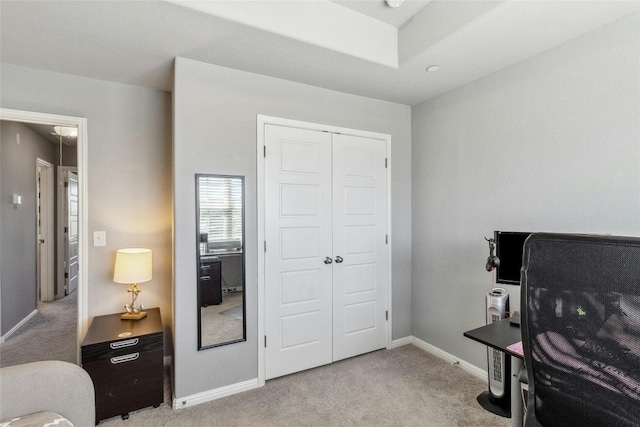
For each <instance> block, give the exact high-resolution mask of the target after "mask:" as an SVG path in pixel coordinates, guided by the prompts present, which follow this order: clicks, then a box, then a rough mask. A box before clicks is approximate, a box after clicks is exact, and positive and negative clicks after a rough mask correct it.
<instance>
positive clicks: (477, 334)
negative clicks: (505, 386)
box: [464, 319, 524, 427]
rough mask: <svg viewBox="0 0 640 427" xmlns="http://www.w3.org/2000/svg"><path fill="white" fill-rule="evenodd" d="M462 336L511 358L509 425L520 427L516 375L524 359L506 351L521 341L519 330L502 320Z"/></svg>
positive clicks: (520, 417) (520, 413)
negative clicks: (508, 347)
mask: <svg viewBox="0 0 640 427" xmlns="http://www.w3.org/2000/svg"><path fill="white" fill-rule="evenodd" d="M464 336H465V337H467V338H471V339H472V340H474V341H478V342H479V343H482V344H484V345H487V346H489V347H492V348H495V349H498V350H500V351H504V352H505V353H507V354H508V355H509V356H511V425H512V427H522V425H523V413H522V410H523V405H522V400H521V398H520V382H519V381H518V374H519V373H520V369H521V368H522V360H523V359H524V357H523V356H522V355H521V354H518V353H515V352H513V351H511V350H509V349H507V346H510V345H511V344H515V343H517V342H518V341H522V334H521V333H520V328H519V327H517V326H512V325H511V322H510V321H509V319H504V320H501V321H499V322H495V323H492V324H490V325H485V326H481V327H479V328H476V329H472V330H470V331H467V332H465V333H464Z"/></svg>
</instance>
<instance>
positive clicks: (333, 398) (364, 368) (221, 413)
mask: <svg viewBox="0 0 640 427" xmlns="http://www.w3.org/2000/svg"><path fill="white" fill-rule="evenodd" d="M74 294H75V293H74ZM74 294H72V295H71V296H69V297H66V298H63V299H62V300H58V301H55V302H53V303H44V304H42V305H41V306H40V307H39V312H38V314H37V315H36V316H34V317H33V318H32V319H31V320H30V321H29V322H28V324H27V325H25V327H23V328H21V329H20V330H19V331H18V332H16V333H15V334H14V335H13V336H12V337H10V338H9V340H7V342H6V343H3V344H1V345H0V364H1V366H10V365H15V364H19V363H25V362H32V361H36V360H47V359H58V360H67V361H70V362H73V363H75V362H76V347H75V346H76V341H75V339H76V338H75V337H76V312H77V306H76V296H75V295H74ZM229 368H230V369H233V367H232V366H230V367H229ZM486 387H487V386H486V381H482V380H480V379H478V378H476V377H474V376H472V375H470V374H468V373H466V372H465V371H463V370H462V369H460V368H459V367H458V366H455V365H451V364H449V363H447V362H445V361H443V360H442V359H439V358H437V357H436V356H433V355H431V354H429V353H426V352H425V351H423V350H421V349H419V348H417V347H414V346H412V345H407V346H404V347H400V348H397V349H393V350H380V351H376V352H373V353H369V354H365V355H362V356H358V357H354V358H351V359H347V360H343V361H340V362H336V363H333V364H331V365H327V366H322V367H319V368H316V369H311V370H308V371H304V372H299V373H297V374H293V375H288V376H285V377H281V378H276V379H273V380H270V381H267V383H266V385H265V387H262V388H259V389H255V390H251V391H247V392H244V393H240V394H237V395H234V396H229V397H225V398H222V399H218V400H215V401H212V402H207V403H203V404H200V405H196V406H193V407H190V408H186V409H179V410H175V411H174V410H172V409H171V403H172V397H171V391H170V390H171V386H170V372H169V368H168V367H167V368H166V370H165V403H164V404H163V405H161V406H160V407H159V408H155V409H154V408H145V409H141V410H139V411H135V412H132V413H131V414H130V418H129V419H128V420H126V421H123V420H122V419H121V418H120V417H114V418H111V419H109V420H106V421H102V422H100V426H102V427H117V426H123V427H157V426H175V427H181V426H185V427H187V426H189V427H192V426H196V427H197V426H212V427H216V426H224V427H234V426H237V427H244V426H256V427H263V426H264V427H272V426H273V427H275V426H279V427H287V426H292V427H293V426H296V427H298V426H300V427H303V426H314V427H315V426H340V427H343V426H344V427H349V426H423V427H440V426H443V427H444V426H447V427H449V426H473V427H482V426H486V427H502V426H505V427H506V426H508V425H510V420H509V419H505V418H500V417H498V416H496V415H493V414H491V413H489V412H486V411H485V410H483V409H482V408H481V407H480V406H479V404H478V403H477V402H476V396H477V395H478V394H479V393H480V392H482V391H484V390H486ZM87 427H88V426H87Z"/></svg>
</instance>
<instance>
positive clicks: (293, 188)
mask: <svg viewBox="0 0 640 427" xmlns="http://www.w3.org/2000/svg"><path fill="white" fill-rule="evenodd" d="M265 146H266V159H265V224H266V227H265V239H266V246H267V247H266V252H265V333H266V341H267V342H266V378H267V379H269V378H275V377H278V376H282V375H286V374H290V373H293V372H298V371H302V370H305V369H309V368H313V367H316V366H320V365H324V364H327V363H331V361H332V323H333V320H332V304H333V296H332V277H331V275H332V268H331V267H332V266H333V264H326V263H325V258H327V257H328V258H329V260H331V258H332V246H331V245H332V243H331V236H332V223H331V222H332V211H331V134H330V133H326V132H319V131H310V130H303V129H294V128H287V127H281V126H274V125H266V126H265Z"/></svg>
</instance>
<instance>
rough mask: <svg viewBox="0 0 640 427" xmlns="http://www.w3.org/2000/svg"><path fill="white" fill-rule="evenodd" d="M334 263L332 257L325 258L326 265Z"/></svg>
mask: <svg viewBox="0 0 640 427" xmlns="http://www.w3.org/2000/svg"><path fill="white" fill-rule="evenodd" d="M332 262H333V260H332V259H331V257H325V258H324V263H325V264H331V263H332Z"/></svg>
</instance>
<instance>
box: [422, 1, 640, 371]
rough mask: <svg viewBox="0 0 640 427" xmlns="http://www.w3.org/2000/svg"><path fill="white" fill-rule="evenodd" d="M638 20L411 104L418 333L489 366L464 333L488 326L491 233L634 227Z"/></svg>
mask: <svg viewBox="0 0 640 427" xmlns="http://www.w3.org/2000/svg"><path fill="white" fill-rule="evenodd" d="M638 22H639V16H638V14H637V13H636V14H634V15H631V16H629V17H626V18H623V19H622V20H619V21H617V22H614V23H612V24H609V25H607V26H605V27H602V28H600V29H598V30H596V31H594V32H591V33H588V34H586V35H584V36H582V37H579V38H577V39H574V40H572V41H569V42H567V43H565V44H563V45H561V46H558V47H556V48H554V49H552V50H549V51H547V52H545V53H542V54H540V55H537V56H535V57H533V58H530V59H528V60H526V61H523V62H521V63H518V64H516V65H514V66H511V67H509V68H507V69H504V70H502V71H499V72H497V73H495V74H493V75H490V76H488V77H486V78H483V79H480V80H478V81H476V82H474V83H471V84H469V85H466V86H464V87H461V88H459V89H457V90H454V91H451V92H449V93H446V94H444V95H442V96H440V97H437V98H435V99H432V100H430V101H427V102H425V103H423V104H421V105H419V106H416V107H414V108H413V109H412V136H413V144H412V164H413V175H412V206H413V218H414V223H413V272H412V277H413V307H412V325H413V335H414V336H416V337H418V338H420V339H422V340H424V341H427V342H429V343H431V344H433V345H435V346H437V347H439V348H442V349H444V350H445V351H447V352H449V353H452V354H455V355H457V356H459V357H460V358H462V359H463V360H466V361H469V362H471V363H473V364H475V365H477V366H480V367H483V368H484V369H486V353H485V351H484V349H485V348H484V347H483V346H482V345H480V344H477V343H474V342H471V341H470V340H468V339H466V338H464V337H463V336H462V333H463V332H464V331H465V330H468V329H471V328H474V327H477V326H479V325H482V324H483V323H484V322H485V315H484V295H485V293H486V292H488V290H489V288H490V286H491V274H489V273H487V272H486V271H485V270H484V264H485V260H486V257H487V255H488V246H487V243H486V242H485V241H484V239H483V237H485V236H487V237H489V236H492V233H493V231H494V230H522V231H551V232H578V233H611V234H617V235H632V236H638V235H640V187H639V183H640V120H639V118H640V105H639V104H640V97H639V93H640V83H639V79H640V69H639V63H640V61H639V60H640V47H639V44H640V38H639V37H638V34H639V30H640V28H639V25H638ZM508 290H509V291H510V294H511V304H512V307H513V306H515V308H518V307H519V287H511V286H509V287H508Z"/></svg>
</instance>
